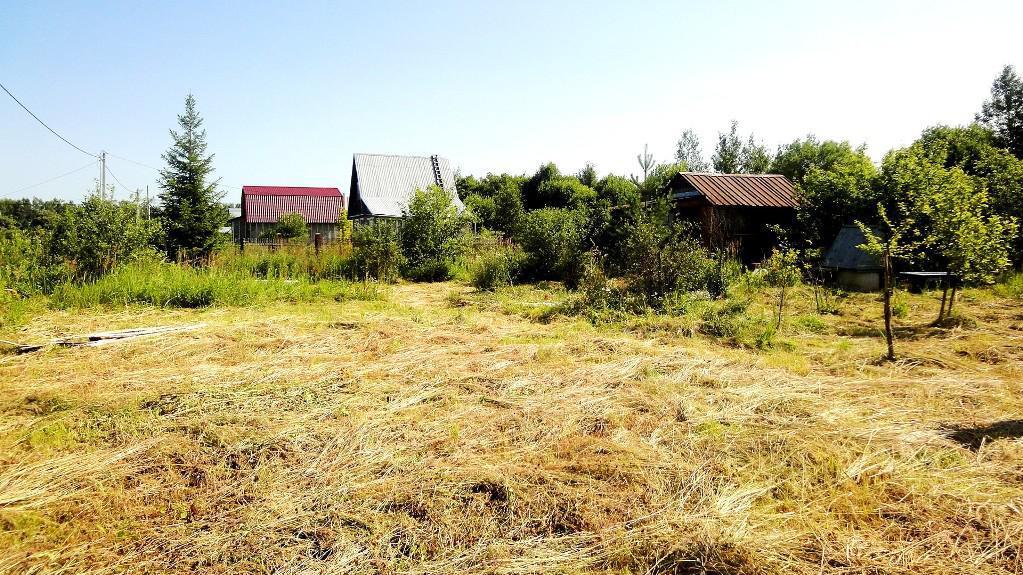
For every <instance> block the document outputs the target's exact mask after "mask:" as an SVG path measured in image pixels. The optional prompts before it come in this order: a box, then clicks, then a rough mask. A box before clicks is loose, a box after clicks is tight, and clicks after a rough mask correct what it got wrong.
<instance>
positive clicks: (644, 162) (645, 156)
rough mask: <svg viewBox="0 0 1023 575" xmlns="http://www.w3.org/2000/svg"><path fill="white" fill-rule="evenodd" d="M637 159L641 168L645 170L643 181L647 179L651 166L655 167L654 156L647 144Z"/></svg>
mask: <svg viewBox="0 0 1023 575" xmlns="http://www.w3.org/2000/svg"><path fill="white" fill-rule="evenodd" d="M636 161H637V162H639V167H640V169H642V170H643V181H644V182H645V181H646V177H647V175H648V174H649V173H650V168H652V167H654V164H655V163H656V162H654V156H653V154H651V153H649V152H648V151H647V145H646V144H643V153H642V154H639V155H637V156H636Z"/></svg>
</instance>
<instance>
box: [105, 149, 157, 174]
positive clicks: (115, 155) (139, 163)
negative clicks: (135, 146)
mask: <svg viewBox="0 0 1023 575" xmlns="http://www.w3.org/2000/svg"><path fill="white" fill-rule="evenodd" d="M107 155H108V156H112V157H114V158H117V159H118V160H124V161H125V162H129V163H132V164H137V165H139V166H142V167H143V168H149V169H150V170H154V171H157V172H159V171H161V170H160V168H156V167H153V166H150V165H149V164H143V163H142V162H136V161H135V160H129V159H128V158H125V157H123V156H118V155H117V154H111V153H110V152H107Z"/></svg>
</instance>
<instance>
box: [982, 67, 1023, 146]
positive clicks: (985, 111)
mask: <svg viewBox="0 0 1023 575" xmlns="http://www.w3.org/2000/svg"><path fill="white" fill-rule="evenodd" d="M977 121H978V122H980V123H982V124H984V125H985V126H987V127H988V128H990V129H991V131H992V132H994V134H995V137H996V139H997V142H998V144H999V145H1000V146H1002V147H1004V148H1006V149H1008V150H1009V151H1010V152H1012V154H1013V155H1014V156H1016V157H1017V158H1020V159H1023V80H1021V79H1020V77H1019V76H1018V75H1016V69H1015V68H1013V67H1012V66H1006V67H1005V68H1003V69H1002V73H1001V74H999V76H998V78H996V79H995V81H994V82H993V83H992V84H991V99H990V100H988V101H986V102H984V104H983V106H982V107H981V109H980V113H979V114H977Z"/></svg>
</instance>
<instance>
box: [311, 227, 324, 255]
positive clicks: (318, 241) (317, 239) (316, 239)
mask: <svg viewBox="0 0 1023 575" xmlns="http://www.w3.org/2000/svg"><path fill="white" fill-rule="evenodd" d="M313 246H314V247H315V248H316V254H317V255H319V254H320V248H321V247H323V234H321V233H319V232H317V233H316V235H314V236H313Z"/></svg>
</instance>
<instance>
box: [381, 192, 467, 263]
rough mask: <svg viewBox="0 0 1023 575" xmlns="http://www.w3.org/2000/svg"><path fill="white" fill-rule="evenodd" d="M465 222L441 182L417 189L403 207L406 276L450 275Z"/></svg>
mask: <svg viewBox="0 0 1023 575" xmlns="http://www.w3.org/2000/svg"><path fill="white" fill-rule="evenodd" d="M470 215H471V214H466V217H469V216H470ZM465 225H466V221H465V220H464V219H463V217H462V215H460V214H459V213H458V208H457V207H456V206H455V203H454V201H453V199H452V197H451V194H450V193H449V192H448V191H447V190H444V189H443V188H440V187H438V186H430V187H429V188H428V189H426V190H425V191H424V190H416V192H415V193H414V194H413V195H412V198H411V199H410V200H409V204H408V206H407V207H406V208H405V209H404V210H402V222H401V230H400V233H399V234H398V240H399V242H400V243H401V254H402V256H404V260H405V262H404V266H403V267H402V271H403V272H404V274H405V276H406V277H408V278H409V279H412V280H415V281H437V280H445V279H449V278H450V277H451V275H452V269H451V264H452V263H453V262H454V260H455V258H456V257H457V254H456V253H454V252H455V250H454V248H453V242H454V241H455V239H456V237H457V236H458V233H459V231H460V230H461V229H462V228H463V227H465Z"/></svg>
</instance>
